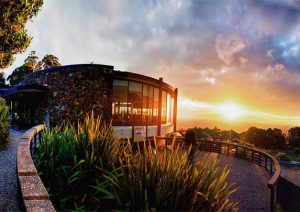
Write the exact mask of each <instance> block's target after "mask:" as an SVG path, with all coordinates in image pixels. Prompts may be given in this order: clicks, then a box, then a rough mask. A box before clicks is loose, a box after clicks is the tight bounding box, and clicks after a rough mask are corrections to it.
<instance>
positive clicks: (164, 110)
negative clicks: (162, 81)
mask: <svg viewBox="0 0 300 212" xmlns="http://www.w3.org/2000/svg"><path fill="white" fill-rule="evenodd" d="M166 118H167V92H166V91H162V102H161V123H162V124H165V123H166V121H167V120H166Z"/></svg>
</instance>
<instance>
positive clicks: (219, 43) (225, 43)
mask: <svg viewBox="0 0 300 212" xmlns="http://www.w3.org/2000/svg"><path fill="white" fill-rule="evenodd" d="M215 48H216V51H217V54H218V56H219V58H220V59H221V60H223V61H224V63H225V64H227V65H230V64H231V63H232V61H233V58H234V56H235V55H236V54H237V53H238V52H240V51H241V50H243V49H244V48H246V43H245V42H244V40H243V39H241V38H240V37H239V36H237V35H233V34H227V35H223V34H220V35H218V37H217V39H216V44H215Z"/></svg>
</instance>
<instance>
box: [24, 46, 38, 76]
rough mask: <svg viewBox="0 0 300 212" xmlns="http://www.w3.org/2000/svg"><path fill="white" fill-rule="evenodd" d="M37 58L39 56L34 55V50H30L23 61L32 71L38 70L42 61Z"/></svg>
mask: <svg viewBox="0 0 300 212" xmlns="http://www.w3.org/2000/svg"><path fill="white" fill-rule="evenodd" d="M38 60H39V57H38V56H37V55H36V53H35V51H31V52H30V54H29V55H28V57H27V58H26V59H25V60H24V63H25V65H27V66H28V67H29V68H31V69H32V70H33V71H39V70H41V69H42V61H38Z"/></svg>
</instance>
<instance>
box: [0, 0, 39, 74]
mask: <svg viewBox="0 0 300 212" xmlns="http://www.w3.org/2000/svg"><path fill="white" fill-rule="evenodd" d="M42 5H43V0H21V1H0V68H6V67H8V66H10V65H11V64H12V62H13V61H14V55H15V54H17V53H21V52H23V51H24V50H25V49H26V48H27V47H28V46H29V44H30V41H31V39H32V38H31V37H30V36H28V35H27V30H26V29H25V26H26V23H27V22H28V21H29V20H30V19H32V18H33V16H36V15H37V13H38V12H39V10H40V8H41V6H42Z"/></svg>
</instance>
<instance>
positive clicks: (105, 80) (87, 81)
mask: <svg viewBox="0 0 300 212" xmlns="http://www.w3.org/2000/svg"><path fill="white" fill-rule="evenodd" d="M177 91H178V90H177V89H175V88H173V87H172V86H170V85H168V84H167V83H165V82H163V79H162V78H160V79H154V78H151V77H147V76H143V75H140V74H135V73H129V72H121V71H115V70H114V67H113V66H107V65H94V64H83V65H68V66H60V67H54V68H50V69H45V70H41V71H37V72H33V73H31V74H29V75H27V76H25V79H24V80H23V81H22V82H21V83H19V84H18V85H17V86H14V87H11V88H4V89H1V90H0V93H1V95H2V97H4V98H5V99H6V100H7V102H8V104H9V105H10V108H11V123H12V125H13V126H15V127H18V128H29V127H31V126H34V125H36V124H40V123H43V122H44V119H45V115H46V113H49V114H50V120H51V124H52V125H56V124H58V123H62V122H64V121H68V122H73V123H76V122H77V121H78V119H79V120H81V119H83V118H84V117H85V115H86V113H89V112H91V111H94V113H95V115H100V114H102V117H103V118H104V120H106V121H107V122H109V121H110V120H112V124H113V127H114V128H115V129H116V132H117V134H118V135H119V136H120V137H122V138H130V139H132V138H133V139H134V140H142V139H144V138H145V137H152V136H157V135H165V134H168V133H172V132H174V131H175V130H176V117H177V93H178V92H177Z"/></svg>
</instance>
